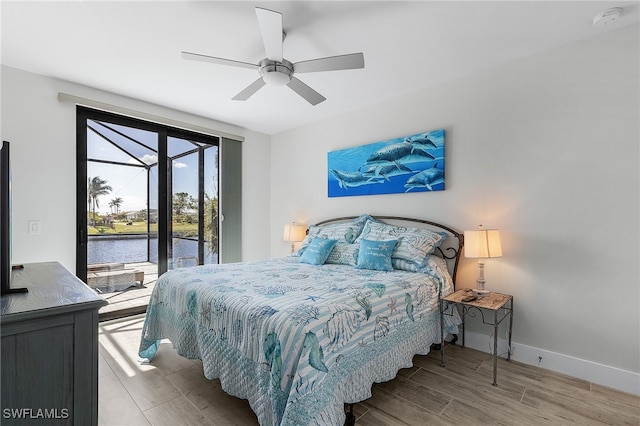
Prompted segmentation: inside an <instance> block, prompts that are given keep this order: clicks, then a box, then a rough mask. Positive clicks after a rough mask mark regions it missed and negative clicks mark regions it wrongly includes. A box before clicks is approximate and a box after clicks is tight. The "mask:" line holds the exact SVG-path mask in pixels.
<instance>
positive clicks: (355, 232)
mask: <svg viewBox="0 0 640 426" xmlns="http://www.w3.org/2000/svg"><path fill="white" fill-rule="evenodd" d="M370 218H371V216H369V215H367V214H363V215H361V216H359V217H357V218H355V219H353V220H352V221H351V222H344V223H334V224H330V225H319V226H318V225H312V226H310V227H309V232H308V234H307V236H306V237H305V239H304V241H302V244H301V246H300V249H299V250H298V256H301V255H302V254H303V253H304V251H305V250H306V249H307V247H308V246H309V244H311V241H313V237H321V238H327V239H331V240H336V241H337V242H339V243H345V244H352V243H353V242H354V241H355V240H356V238H358V236H359V235H360V233H361V232H362V229H363V228H364V225H365V223H366V222H367V220H369V219H370ZM335 263H341V262H335ZM348 264H349V263H345V265H348Z"/></svg>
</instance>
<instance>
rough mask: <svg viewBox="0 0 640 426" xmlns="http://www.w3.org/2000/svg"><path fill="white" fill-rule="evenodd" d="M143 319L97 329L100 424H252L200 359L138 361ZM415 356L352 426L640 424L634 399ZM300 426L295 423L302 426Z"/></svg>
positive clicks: (506, 365)
mask: <svg viewBox="0 0 640 426" xmlns="http://www.w3.org/2000/svg"><path fill="white" fill-rule="evenodd" d="M143 322H144V317H142V316H137V317H131V318H127V319H121V320H114V321H109V322H104V323H101V324H100V337H99V343H100V348H99V352H100V357H99V359H100V364H99V390H98V395H99V407H98V409H99V411H98V418H99V424H100V425H102V426H120V425H122V426H134V425H170V426H178V425H256V424H257V420H256V417H255V415H254V414H253V412H252V411H251V409H250V408H249V404H248V403H247V401H245V400H241V399H238V398H235V397H232V396H229V395H227V394H226V393H224V391H223V390H222V389H221V387H220V382H219V381H217V380H213V381H210V380H207V379H206V378H205V377H204V374H203V372H202V364H201V362H200V361H195V360H187V359H185V358H182V357H181V356H179V355H178V354H177V353H176V352H175V351H174V350H173V348H172V346H171V344H170V343H169V342H166V343H162V345H161V348H160V350H159V351H158V355H157V356H156V358H155V359H154V361H153V363H152V364H148V365H143V364H140V363H139V362H138V358H137V349H138V345H139V339H140V334H141V330H142V324H143ZM446 354H447V362H446V367H444V368H443V367H440V357H439V353H433V352H432V353H431V354H429V355H427V356H416V357H415V358H414V360H413V362H414V366H413V367H412V368H408V369H404V370H401V371H400V372H399V373H398V376H397V377H396V378H395V379H394V380H391V381H389V382H386V383H381V384H376V385H374V386H373V389H372V397H371V398H369V399H368V400H366V401H363V402H361V403H359V404H356V405H355V408H354V412H355V414H356V417H357V423H356V424H357V425H361V426H365V425H375V426H381V425H406V424H408V425H565V424H578V425H636V426H638V425H640V397H638V396H634V395H629V394H626V393H622V392H618V391H615V390H612V389H609V388H605V387H602V386H598V385H595V384H592V383H589V382H585V381H583V380H579V379H575V378H572V377H568V376H564V375H562V374H558V373H554V372H551V371H548V370H544V369H541V368H537V367H531V366H528V365H524V364H520V363H517V362H506V361H505V360H502V359H500V360H499V365H498V386H492V385H491V376H492V364H491V358H490V356H489V355H488V354H485V353H482V352H478V351H475V350H473V349H469V348H465V349H461V348H460V347H459V346H451V345H450V346H447V347H446ZM301 426H302V425H301Z"/></svg>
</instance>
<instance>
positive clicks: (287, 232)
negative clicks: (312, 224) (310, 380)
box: [282, 222, 307, 253]
mask: <svg viewBox="0 0 640 426" xmlns="http://www.w3.org/2000/svg"><path fill="white" fill-rule="evenodd" d="M306 235H307V227H306V226H304V225H296V224H295V222H294V223H291V224H287V225H285V226H284V234H283V235H282V239H283V240H284V241H289V242H291V253H293V252H294V245H295V243H299V242H300V241H302V240H304V237H305V236H306Z"/></svg>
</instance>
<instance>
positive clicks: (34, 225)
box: [29, 220, 40, 235]
mask: <svg viewBox="0 0 640 426" xmlns="http://www.w3.org/2000/svg"><path fill="white" fill-rule="evenodd" d="M39 234H40V221H39V220H30V221H29V235H39Z"/></svg>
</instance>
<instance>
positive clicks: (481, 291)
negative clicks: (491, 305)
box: [473, 288, 491, 297]
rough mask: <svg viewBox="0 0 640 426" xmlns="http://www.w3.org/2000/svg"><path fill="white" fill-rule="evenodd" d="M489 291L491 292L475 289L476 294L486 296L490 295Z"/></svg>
mask: <svg viewBox="0 0 640 426" xmlns="http://www.w3.org/2000/svg"><path fill="white" fill-rule="evenodd" d="M489 293H491V292H490V291H489V290H479V289H477V288H474V289H473V294H475V295H476V296H478V297H486V296H488V295H489Z"/></svg>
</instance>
